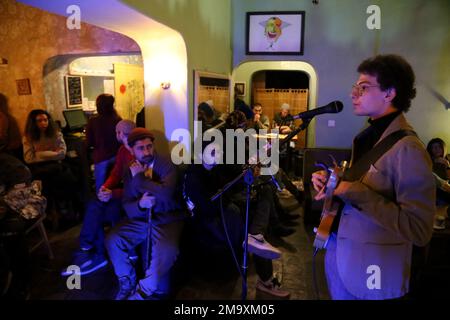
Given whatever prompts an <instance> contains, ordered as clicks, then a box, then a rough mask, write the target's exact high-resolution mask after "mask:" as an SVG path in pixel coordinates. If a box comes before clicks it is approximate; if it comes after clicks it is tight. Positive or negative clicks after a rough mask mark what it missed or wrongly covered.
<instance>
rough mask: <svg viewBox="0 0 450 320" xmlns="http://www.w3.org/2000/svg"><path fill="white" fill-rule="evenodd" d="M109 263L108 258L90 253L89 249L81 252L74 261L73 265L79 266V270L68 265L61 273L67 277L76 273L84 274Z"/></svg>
mask: <svg viewBox="0 0 450 320" xmlns="http://www.w3.org/2000/svg"><path fill="white" fill-rule="evenodd" d="M107 264H108V260H106V259H105V257H104V256H103V255H100V254H94V253H90V252H89V251H87V252H80V253H79V254H78V255H77V256H76V257H75V259H74V261H73V263H72V266H77V267H78V268H79V271H77V270H73V269H72V268H69V267H68V268H66V269H65V270H63V271H62V272H61V275H62V276H63V277H67V276H70V275H72V274H74V273H75V274H79V275H80V276H84V275H87V274H90V273H92V272H94V271H96V270H98V269H101V268H103V267H104V266H106V265H107Z"/></svg>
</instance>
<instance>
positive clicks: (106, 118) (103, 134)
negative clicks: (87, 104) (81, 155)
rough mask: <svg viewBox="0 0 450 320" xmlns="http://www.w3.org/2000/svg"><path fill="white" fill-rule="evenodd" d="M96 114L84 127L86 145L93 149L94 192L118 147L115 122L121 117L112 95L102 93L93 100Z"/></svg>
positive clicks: (101, 181) (99, 185)
mask: <svg viewBox="0 0 450 320" xmlns="http://www.w3.org/2000/svg"><path fill="white" fill-rule="evenodd" d="M95 103H96V105H97V113H98V115H96V116H94V117H92V118H90V119H89V121H88V124H87V127H86V136H87V147H88V148H92V149H93V161H94V178H95V192H98V191H99V189H100V187H101V186H102V185H103V183H104V182H105V181H106V178H107V177H108V173H109V170H110V169H111V168H112V166H113V165H114V157H115V155H116V153H117V150H118V149H119V147H120V144H119V142H118V141H117V139H116V138H115V129H116V124H117V123H118V122H119V121H120V120H121V117H120V116H119V115H118V114H117V111H116V109H114V97H113V96H112V95H110V94H106V93H103V94H101V95H99V96H98V97H97V99H96V101H95Z"/></svg>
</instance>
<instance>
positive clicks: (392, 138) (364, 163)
mask: <svg viewBox="0 0 450 320" xmlns="http://www.w3.org/2000/svg"><path fill="white" fill-rule="evenodd" d="M406 136H417V134H416V133H415V132H414V131H412V130H398V131H395V132H392V133H391V134H390V135H388V136H387V137H385V138H384V139H383V140H381V141H380V142H379V143H378V144H377V145H376V146H375V147H374V148H372V149H371V150H370V151H369V152H367V153H365V154H364V155H363V156H362V157H361V158H360V159H359V160H358V161H356V162H355V163H354V164H353V165H352V166H351V167H350V168H349V169H347V170H345V172H344V177H343V180H344V181H357V180H359V179H360V178H361V177H362V176H363V175H364V174H365V173H366V172H367V171H369V168H370V166H371V165H372V164H374V163H375V162H377V160H378V159H379V158H380V157H381V156H382V155H383V154H385V153H386V152H387V151H388V150H389V149H390V148H392V147H393V146H394V144H395V143H396V142H397V141H399V140H400V139H402V138H403V137H406Z"/></svg>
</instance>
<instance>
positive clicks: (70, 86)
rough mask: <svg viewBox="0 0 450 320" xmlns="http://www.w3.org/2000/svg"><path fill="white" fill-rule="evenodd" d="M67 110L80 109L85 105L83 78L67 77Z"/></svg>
mask: <svg viewBox="0 0 450 320" xmlns="http://www.w3.org/2000/svg"><path fill="white" fill-rule="evenodd" d="M66 96H67V108H78V107H81V106H82V105H83V78H82V77H75V76H66Z"/></svg>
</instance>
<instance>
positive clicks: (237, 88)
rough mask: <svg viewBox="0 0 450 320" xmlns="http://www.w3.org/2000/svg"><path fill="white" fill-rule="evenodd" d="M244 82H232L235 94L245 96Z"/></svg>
mask: <svg viewBox="0 0 450 320" xmlns="http://www.w3.org/2000/svg"><path fill="white" fill-rule="evenodd" d="M246 87H247V86H246V83H245V82H235V83H234V92H235V94H236V95H237V96H241V97H243V96H245V95H246Z"/></svg>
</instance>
